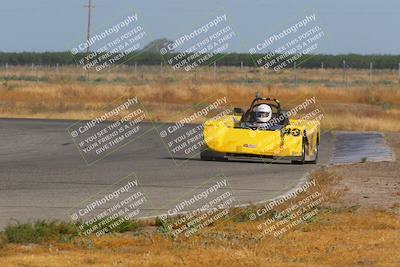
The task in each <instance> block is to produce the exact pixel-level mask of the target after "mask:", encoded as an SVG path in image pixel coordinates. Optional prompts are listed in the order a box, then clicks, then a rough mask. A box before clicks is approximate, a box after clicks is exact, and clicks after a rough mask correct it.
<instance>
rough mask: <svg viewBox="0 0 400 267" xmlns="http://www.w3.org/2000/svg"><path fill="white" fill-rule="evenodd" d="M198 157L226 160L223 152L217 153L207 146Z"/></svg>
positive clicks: (207, 159) (206, 159)
mask: <svg viewBox="0 0 400 267" xmlns="http://www.w3.org/2000/svg"><path fill="white" fill-rule="evenodd" d="M200 159H201V160H205V161H211V160H216V161H219V160H226V159H225V154H223V153H218V152H214V151H212V150H210V149H209V148H207V149H204V150H202V151H201V152H200Z"/></svg>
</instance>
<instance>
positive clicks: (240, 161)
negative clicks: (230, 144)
mask: <svg viewBox="0 0 400 267" xmlns="http://www.w3.org/2000/svg"><path fill="white" fill-rule="evenodd" d="M162 159H172V160H179V161H186V160H190V161H201V162H216V163H238V162H239V163H255V164H277V165H298V164H292V163H291V162H282V161H269V160H265V161H264V160H263V159H253V160H251V159H229V160H201V159H199V158H187V157H163V158H162Z"/></svg>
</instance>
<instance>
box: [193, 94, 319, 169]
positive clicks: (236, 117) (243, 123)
mask: <svg viewBox="0 0 400 267" xmlns="http://www.w3.org/2000/svg"><path fill="white" fill-rule="evenodd" d="M265 104H267V105H268V106H269V107H270V108H271V109H270V110H271V113H272V114H271V115H270V117H269V121H268V123H266V124H263V125H261V126H260V125H259V124H258V123H257V122H256V112H255V111H254V110H257V107H259V106H260V105H263V106H265ZM203 135H204V146H203V149H202V151H201V153H200V158H201V159H202V160H228V159H230V158H241V159H250V158H251V159H273V160H275V159H282V160H290V161H291V162H292V163H296V164H304V163H306V162H308V163H316V162H317V159H318V145H319V142H320V123H319V121H317V120H298V119H291V118H289V117H288V116H287V112H285V111H283V110H282V109H281V105H280V102H279V101H278V100H276V99H271V98H263V97H260V96H259V95H258V94H257V95H256V97H255V98H254V100H253V101H252V102H251V104H250V107H249V108H248V109H247V111H246V112H244V111H243V110H242V109H241V108H234V113H233V115H225V116H221V117H218V116H216V117H215V118H212V119H210V120H207V121H206V122H205V123H204V128H203Z"/></svg>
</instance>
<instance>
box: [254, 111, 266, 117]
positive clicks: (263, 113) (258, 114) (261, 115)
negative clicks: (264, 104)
mask: <svg viewBox="0 0 400 267" xmlns="http://www.w3.org/2000/svg"><path fill="white" fill-rule="evenodd" d="M268 116H269V112H264V111H257V112H256V118H267V117H268Z"/></svg>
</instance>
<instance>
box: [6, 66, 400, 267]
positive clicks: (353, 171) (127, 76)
mask: <svg viewBox="0 0 400 267" xmlns="http://www.w3.org/2000/svg"><path fill="white" fill-rule="evenodd" d="M85 75H86V74H85V73H82V72H81V71H80V70H79V69H77V68H72V67H68V68H61V69H59V71H58V72H57V71H56V70H55V69H54V68H52V69H48V68H47V69H46V68H42V69H34V70H32V69H30V68H27V67H15V68H10V69H8V70H7V72H6V71H5V70H2V71H0V80H1V84H0V117H14V118H15V117H20V118H54V119H91V118H93V117H94V116H96V115H97V114H98V113H99V110H101V109H102V107H104V106H106V105H109V103H111V102H112V101H114V100H115V99H117V98H118V97H121V96H126V97H131V96H139V98H140V100H141V101H142V103H143V104H144V105H145V107H146V109H147V110H149V111H150V114H151V117H152V119H154V120H157V121H168V120H171V117H173V114H178V113H180V112H182V110H184V109H186V108H188V107H190V106H191V105H193V104H195V103H203V102H204V101H205V100H204V99H208V98H209V97H210V96H211V95H216V96H227V98H228V100H229V102H231V103H232V105H234V106H242V107H244V106H246V105H247V104H248V102H249V101H250V100H251V99H252V97H253V95H254V93H255V92H257V91H259V92H261V93H262V94H263V95H266V96H271V97H276V98H279V99H281V102H282V103H283V104H284V103H285V102H286V103H293V102H296V101H297V100H298V99H300V100H301V99H306V98H309V97H312V96H315V97H316V98H317V101H318V103H320V104H321V106H322V107H323V111H324V113H325V115H326V120H324V122H323V123H325V125H324V127H326V128H327V127H330V128H334V129H344V130H378V131H386V132H399V131H400V123H399V120H400V116H399V115H400V84H399V80H398V76H397V75H398V74H397V72H395V71H389V70H386V71H379V72H378V71H377V72H375V73H373V76H372V77H371V78H370V77H369V76H368V72H367V71H366V70H348V71H347V73H346V75H345V76H343V72H342V70H303V69H298V70H297V71H296V73H294V72H293V71H292V70H285V71H282V72H279V73H265V72H261V71H259V70H256V69H250V68H249V69H247V68H245V69H244V70H240V69H239V68H218V71H217V73H216V74H215V75H214V73H213V70H212V68H211V69H208V68H202V69H199V70H197V71H196V72H194V73H183V72H172V71H170V70H168V69H166V68H165V69H164V70H163V72H162V73H161V71H160V69H159V68H156V67H142V68H138V69H137V70H136V71H135V70H134V69H133V68H120V69H114V70H112V71H110V72H105V73H102V74H90V79H89V80H87V76H85ZM295 76H296V77H295ZM295 100H296V101H295ZM171 114H172V115H171ZM388 136H389V138H388V142H389V143H390V145H391V146H392V147H394V148H395V151H396V153H397V158H398V157H399V156H400V143H399V142H398V140H399V135H398V134H395V133H389V134H388ZM399 164H400V163H399V161H396V162H390V163H371V162H366V163H359V164H353V165H350V166H341V167H324V168H323V169H321V170H318V171H317V172H315V173H314V174H313V177H314V179H316V181H317V184H318V188H317V189H318V190H319V191H320V192H321V193H323V195H324V200H325V201H324V203H322V204H321V205H320V206H318V210H319V212H318V214H317V215H316V216H315V218H313V219H312V220H308V221H305V222H303V223H301V224H300V225H297V226H296V227H294V228H293V229H291V230H290V231H288V232H286V233H284V234H282V235H280V236H278V237H274V236H270V235H267V236H265V237H264V238H259V233H260V230H259V229H258V225H259V223H260V221H259V220H255V221H250V220H248V216H247V215H248V213H249V212H254V209H255V208H257V207H249V208H248V209H242V210H238V211H237V215H236V216H234V217H231V218H228V219H227V220H225V221H221V222H219V223H216V224H214V225H211V226H210V227H206V228H204V229H202V231H200V232H198V233H197V234H196V235H194V236H192V237H190V238H188V239H183V238H182V239H178V240H174V239H172V238H170V237H169V236H167V235H166V234H165V233H163V232H161V231H160V230H159V225H156V224H155V223H154V222H150V223H146V224H142V225H141V226H140V227H139V228H138V229H137V230H135V231H131V232H127V233H123V234H121V233H118V234H110V235H107V236H103V237H101V238H97V237H86V238H82V237H74V238H64V239H62V240H60V239H50V240H46V241H43V242H39V243H37V244H32V243H22V244H16V243H13V242H9V241H8V240H7V238H6V237H5V236H3V235H0V266H69V267H72V266H231V267H234V266H296V267H298V266H318V267H319V266H400V256H399V253H398V251H400V243H399V240H400V220H399V214H400V203H399V201H398V196H399V195H400V190H399V186H400V183H399V182H398V180H397V178H396V174H398V170H399V169H400V165H399ZM365 170H368V176H366V174H365ZM332 177H333V178H334V179H332ZM376 177H378V178H379V181H376V182H375V181H374V179H375V178H376ZM349 185H351V186H352V187H353V188H354V187H355V188H360V189H362V190H364V191H363V192H362V194H359V193H357V192H356V193H355V192H354V191H352V190H351V188H349V187H350V186H349ZM375 187H379V190H371V188H375ZM383 196H386V198H385V199H386V200H385V203H383V204H384V205H381V204H382V203H381V201H380V200H381V199H382V197H383ZM372 204H373V205H372ZM376 204H377V205H376Z"/></svg>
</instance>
